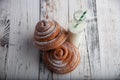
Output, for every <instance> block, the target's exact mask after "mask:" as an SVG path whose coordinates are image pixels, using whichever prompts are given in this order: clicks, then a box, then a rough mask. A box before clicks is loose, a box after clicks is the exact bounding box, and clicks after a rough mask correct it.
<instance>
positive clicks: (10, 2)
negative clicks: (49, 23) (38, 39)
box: [0, 0, 120, 80]
mask: <svg viewBox="0 0 120 80" xmlns="http://www.w3.org/2000/svg"><path fill="white" fill-rule="evenodd" d="M96 3H97V4H96ZM119 3H120V1H119V0H64V1H63V0H0V41H1V38H2V37H1V36H3V35H4V34H6V33H9V25H10V36H9V34H7V37H5V43H4V46H0V79H40V80H43V79H45V80H47V79H48V80H51V79H53V80H56V79H57V80H61V79H67V80H73V79H98V78H99V79H101V78H102V79H120V59H119V57H120V54H119V52H120V50H119V48H120V45H119V43H120V38H119V35H120V30H119V29H120V28H119V26H120V23H119V22H120V15H119V13H120V6H119ZM96 6H97V9H96ZM79 9H82V10H86V9H87V11H88V12H87V14H88V16H87V27H86V28H85V30H84V32H83V33H82V34H81V35H80V36H81V38H80V45H79V46H78V47H79V50H80V54H81V62H80V65H79V66H78V67H77V68H76V69H75V70H74V71H73V72H71V73H69V74H65V75H61V74H56V73H53V72H51V71H49V70H48V69H47V68H46V67H45V65H44V63H43V60H42V54H43V52H41V51H39V50H38V49H37V48H35V47H34V45H33V42H32V38H33V33H34V29H35V25H36V23H37V22H38V21H39V20H41V19H46V18H48V17H49V18H52V19H54V20H56V21H57V22H59V23H60V25H62V26H63V27H65V28H67V27H68V23H70V21H71V20H72V15H73V13H74V12H75V11H76V10H79ZM6 27H7V29H5V28H6ZM9 37H10V39H9ZM8 40H9V46H7V45H8ZM3 41H4V40H3ZM2 44H3V43H2ZM39 58H40V59H39ZM6 63H7V64H6Z"/></svg>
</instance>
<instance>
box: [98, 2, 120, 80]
mask: <svg viewBox="0 0 120 80" xmlns="http://www.w3.org/2000/svg"><path fill="white" fill-rule="evenodd" d="M119 4H120V0H99V1H97V13H98V14H97V15H98V28H99V37H100V52H101V54H100V55H101V66H102V78H103V79H120V5H119Z"/></svg>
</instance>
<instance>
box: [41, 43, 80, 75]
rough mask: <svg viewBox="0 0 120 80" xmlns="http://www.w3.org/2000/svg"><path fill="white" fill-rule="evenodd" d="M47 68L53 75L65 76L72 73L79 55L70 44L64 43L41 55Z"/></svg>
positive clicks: (78, 60)
mask: <svg viewBox="0 0 120 80" xmlns="http://www.w3.org/2000/svg"><path fill="white" fill-rule="evenodd" d="M43 59H44V62H45V64H46V66H47V68H48V69H49V70H51V71H53V72H55V73H59V74H65V73H68V72H71V71H73V70H74V69H75V68H76V67H77V66H78V64H79V62H80V53H79V51H78V49H77V48H76V47H75V46H74V45H73V44H71V43H69V42H65V43H63V44H62V45H61V46H59V47H58V48H56V49H53V50H50V51H46V52H45V53H44V55H43Z"/></svg>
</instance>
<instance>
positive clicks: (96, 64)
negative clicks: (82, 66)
mask: <svg viewBox="0 0 120 80" xmlns="http://www.w3.org/2000/svg"><path fill="white" fill-rule="evenodd" d="M96 1H98V0H86V6H87V10H88V14H87V27H86V29H85V40H86V51H87V54H88V60H89V65H90V73H91V79H100V78H101V58H100V47H99V33H98V25H97V18H96V16H97V9H96Z"/></svg>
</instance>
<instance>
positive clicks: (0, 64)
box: [0, 0, 10, 79]
mask: <svg viewBox="0 0 120 80" xmlns="http://www.w3.org/2000/svg"><path fill="white" fill-rule="evenodd" d="M9 9H10V1H9V0H0V79H5V77H6V61H7V53H8V43H9V32H10V10H9Z"/></svg>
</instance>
